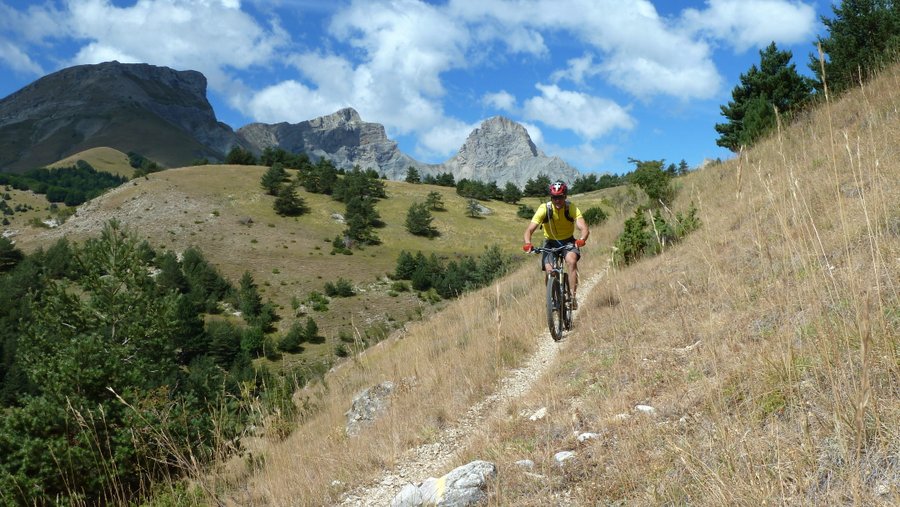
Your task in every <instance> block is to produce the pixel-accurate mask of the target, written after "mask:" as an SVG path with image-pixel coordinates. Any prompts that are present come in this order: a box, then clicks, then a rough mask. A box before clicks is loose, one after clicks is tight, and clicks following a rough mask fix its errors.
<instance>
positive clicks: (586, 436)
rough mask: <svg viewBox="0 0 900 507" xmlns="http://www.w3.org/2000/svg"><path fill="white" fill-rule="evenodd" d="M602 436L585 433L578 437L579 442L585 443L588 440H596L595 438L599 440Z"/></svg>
mask: <svg viewBox="0 0 900 507" xmlns="http://www.w3.org/2000/svg"><path fill="white" fill-rule="evenodd" d="M599 437H600V435H599V434H597V433H590V432H585V433H582V434H581V435H578V441H579V442H582V443H584V442H585V441H586V440H594V439H595V438H599Z"/></svg>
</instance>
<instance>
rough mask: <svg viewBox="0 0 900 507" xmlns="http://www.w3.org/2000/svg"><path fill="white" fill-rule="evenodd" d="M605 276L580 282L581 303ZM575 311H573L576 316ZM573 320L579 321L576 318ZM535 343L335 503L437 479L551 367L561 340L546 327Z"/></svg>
mask: <svg viewBox="0 0 900 507" xmlns="http://www.w3.org/2000/svg"><path fill="white" fill-rule="evenodd" d="M604 275H605V272H600V273H597V274H595V275H593V276H592V277H591V278H589V279H588V280H586V281H584V282H582V283H580V284H579V285H580V287H579V288H580V290H579V293H580V295H579V297H578V299H579V301H580V302H583V301H584V300H585V299H586V298H587V296H588V295H589V294H590V293H591V290H592V289H593V288H594V286H595V285H596V284H597V282H598V281H600V279H601V278H602V277H603V276H604ZM578 311H579V310H576V311H575V317H576V318H577V315H578ZM576 323H577V321H576ZM537 340H538V343H539V346H538V348H537V350H536V351H535V352H534V354H533V355H532V356H531V357H530V358H528V360H527V361H526V362H525V365H524V366H522V367H521V368H519V369H516V370H512V371H510V372H509V374H508V375H507V376H506V377H504V378H503V379H502V380H501V381H500V387H499V389H498V390H497V391H495V392H494V393H492V394H490V395H488V396H487V397H486V398H484V399H483V400H481V401H480V402H478V403H476V404H475V405H473V406H471V407H470V408H469V410H468V411H467V412H466V414H465V415H464V416H463V417H462V418H461V419H460V420H459V422H458V423H457V424H456V425H455V426H451V427H448V428H446V429H444V430H443V431H442V432H441V433H440V435H439V436H438V437H437V439H436V440H435V441H434V442H430V443H427V444H422V445H420V446H418V447H414V448H412V449H409V450H407V451H406V452H404V453H403V455H402V456H401V457H400V458H399V459H398V462H397V464H396V466H394V468H392V469H389V470H384V471H383V472H382V473H381V475H380V476H379V477H377V478H376V479H375V480H373V481H371V482H370V483H368V484H366V485H364V486H361V487H359V488H356V489H354V490H352V491H350V492H349V493H347V494H346V495H345V496H344V497H343V499H342V500H341V502H340V503H339V504H336V505H339V506H341V507H374V506H388V505H390V504H391V500H393V499H394V497H395V496H397V494H398V493H399V492H400V490H401V489H403V486H405V485H406V484H409V483H412V484H416V485H417V484H420V483H421V482H422V481H424V480H426V479H428V478H429V477H439V476H440V475H442V474H443V473H445V472H447V471H448V470H446V468H447V467H448V466H449V465H450V464H451V463H452V461H453V459H454V457H455V456H456V454H457V453H458V452H459V451H461V450H463V449H465V448H466V446H467V445H469V443H470V442H471V440H472V439H473V437H474V435H475V434H476V432H477V431H478V430H479V429H480V428H483V427H484V425H485V423H486V421H487V420H488V419H489V417H491V416H492V415H495V414H500V413H502V411H503V410H504V409H505V407H506V406H507V405H508V404H509V402H510V401H512V400H515V399H517V398H519V397H520V396H522V395H523V394H525V393H526V392H527V391H528V390H529V389H531V388H532V386H533V385H534V384H535V382H536V381H537V380H538V379H539V378H541V376H542V375H543V374H544V373H545V372H546V371H547V370H548V369H549V368H550V366H551V365H552V364H553V362H554V360H555V359H556V356H557V353H558V351H559V347H560V345H561V344H562V343H565V341H563V342H555V341H553V338H551V336H550V331H549V330H545V331H544V332H542V333H541V335H540V336H539V337H537Z"/></svg>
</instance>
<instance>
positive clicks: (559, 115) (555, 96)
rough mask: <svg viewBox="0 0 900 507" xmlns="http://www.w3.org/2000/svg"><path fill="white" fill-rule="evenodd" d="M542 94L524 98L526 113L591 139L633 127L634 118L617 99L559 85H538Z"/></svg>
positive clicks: (547, 123) (527, 116)
mask: <svg viewBox="0 0 900 507" xmlns="http://www.w3.org/2000/svg"><path fill="white" fill-rule="evenodd" d="M536 86H537V89H538V90H540V92H541V94H540V95H538V96H535V97H532V98H530V99H528V100H526V101H525V117H526V118H528V119H529V120H535V121H540V122H541V123H544V124H546V125H549V126H551V127H554V128H558V129H566V130H572V131H574V132H575V133H577V134H578V135H580V136H581V137H583V138H584V139H588V140H592V139H597V138H599V137H602V136H604V135H606V134H608V133H609V132H611V131H613V130H616V129H622V130H630V129H632V128H634V126H635V120H634V118H632V117H631V115H630V114H629V113H628V111H627V110H625V109H624V108H623V107H621V106H619V105H618V104H616V103H615V102H613V101H611V100H607V99H603V98H600V97H593V96H590V95H587V94H585V93H581V92H574V91H568V90H563V89H561V88H560V87H559V86H557V85H541V84H538V85H536Z"/></svg>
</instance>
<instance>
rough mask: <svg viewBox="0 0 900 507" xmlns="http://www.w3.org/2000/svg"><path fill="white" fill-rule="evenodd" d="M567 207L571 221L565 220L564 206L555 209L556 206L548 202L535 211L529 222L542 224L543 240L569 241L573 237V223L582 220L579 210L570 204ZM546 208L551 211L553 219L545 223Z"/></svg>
mask: <svg viewBox="0 0 900 507" xmlns="http://www.w3.org/2000/svg"><path fill="white" fill-rule="evenodd" d="M568 205H569V216H570V217H572V220H571V221H569V219H568V218H566V207H565V206H563V207H562V208H560V209H556V206H553V204H552V203H550V202H548V203H546V204H544V205H543V206H541V207H539V208H538V209H537V211H535V213H534V216H533V217H532V218H531V222H532V223H535V224H538V225H541V224H544V238H546V239H557V240H562V239H569V238H571V237H573V236H574V235H575V221H576V220H578V219H579V218H582V215H581V210H580V209H578V206H575V204H573V203H571V202H569V203H568ZM548 207H549V208H550V209H552V210H553V217H552V218H551V219H550V220H547V221H546V223H545V221H544V219H545V218H546V217H547V208H548Z"/></svg>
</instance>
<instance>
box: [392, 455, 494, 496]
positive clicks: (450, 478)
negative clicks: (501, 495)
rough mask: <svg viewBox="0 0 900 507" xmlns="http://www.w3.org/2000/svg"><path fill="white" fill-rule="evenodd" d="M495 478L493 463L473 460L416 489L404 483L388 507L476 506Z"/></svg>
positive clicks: (428, 480)
mask: <svg viewBox="0 0 900 507" xmlns="http://www.w3.org/2000/svg"><path fill="white" fill-rule="evenodd" d="M496 475H497V467H496V466H495V465H494V464H493V463H490V462H487V461H481V460H478V461H473V462H471V463H469V464H467V465H463V466H461V467H457V468H455V469H453V470H452V471H450V473H448V474H447V475H445V476H443V477H440V478H437V479H435V478H434V477H430V478H428V479H426V480H425V481H424V482H422V483H421V484H420V485H418V486H415V485H413V484H407V485H406V486H404V487H403V489H402V490H401V491H400V493H398V494H397V496H395V497H394V499H393V501H391V507H418V506H421V505H435V506H438V507H441V506H454V507H456V506H459V507H462V506H467V505H475V504H477V503H479V502H482V501H483V500H485V499H486V498H487V495H486V494H485V492H484V488H485V486H486V485H487V481H488V480H490V479H492V478H493V477H494V476H496Z"/></svg>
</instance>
